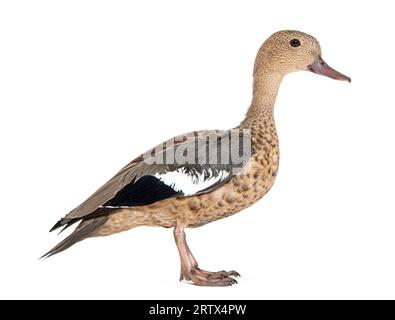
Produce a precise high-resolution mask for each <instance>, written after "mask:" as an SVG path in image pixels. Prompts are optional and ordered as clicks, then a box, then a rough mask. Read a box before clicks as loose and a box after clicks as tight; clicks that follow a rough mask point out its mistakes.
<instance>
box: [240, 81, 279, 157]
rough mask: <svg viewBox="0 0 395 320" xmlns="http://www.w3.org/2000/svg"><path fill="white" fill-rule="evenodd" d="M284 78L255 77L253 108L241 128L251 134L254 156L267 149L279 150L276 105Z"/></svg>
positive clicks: (251, 107) (249, 110)
mask: <svg viewBox="0 0 395 320" xmlns="http://www.w3.org/2000/svg"><path fill="white" fill-rule="evenodd" d="M282 79H283V76H281V75H278V74H271V73H263V74H260V75H256V74H255V75H254V87H253V97H252V102H251V106H250V108H249V109H248V111H247V114H246V117H245V119H244V120H243V121H242V122H241V124H240V128H242V129H249V130H250V132H251V146H252V152H253V154H260V152H261V151H265V152H267V150H268V149H267V148H268V147H270V148H278V137H277V132H276V126H275V123H274V104H275V102H276V97H277V93H278V89H279V87H280V84H281V81H282Z"/></svg>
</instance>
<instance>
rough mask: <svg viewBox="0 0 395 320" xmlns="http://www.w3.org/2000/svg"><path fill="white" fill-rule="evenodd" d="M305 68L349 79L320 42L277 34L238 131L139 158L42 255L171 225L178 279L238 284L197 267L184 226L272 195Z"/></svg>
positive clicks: (182, 141)
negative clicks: (284, 115)
mask: <svg viewBox="0 0 395 320" xmlns="http://www.w3.org/2000/svg"><path fill="white" fill-rule="evenodd" d="M304 70H309V71H311V72H314V73H317V74H320V75H324V76H327V77H330V78H333V79H337V80H346V81H349V82H350V81H351V79H350V78H349V77H347V76H345V75H343V74H341V73H339V72H337V71H335V70H334V69H332V68H330V67H329V66H328V65H327V64H326V63H325V61H324V60H323V59H322V55H321V48H320V44H319V43H318V41H317V40H316V39H315V38H314V37H312V36H310V35H308V34H306V33H302V32H299V31H289V30H288V31H280V32H277V33H275V34H273V35H272V36H271V37H270V38H269V39H267V40H266V41H265V42H264V43H263V45H262V46H261V48H260V49H259V51H258V54H257V57H256V60H255V66H254V83H253V97H252V102H251V106H250V108H249V109H248V112H247V115H246V117H245V119H244V120H243V121H242V122H241V124H240V125H239V126H238V127H236V128H234V129H231V130H224V131H220V130H212V131H209V130H208V131H198V132H191V133H188V134H186V135H183V136H179V137H175V138H174V139H170V140H168V141H166V142H165V143H163V144H161V145H158V146H157V147H155V148H154V149H151V150H150V151H148V152H147V153H145V154H143V155H141V156H140V157H138V158H136V159H135V160H133V161H132V162H130V163H129V164H128V165H126V166H125V167H124V168H123V169H121V170H120V171H119V172H118V173H117V174H116V175H115V176H114V177H113V178H112V179H110V180H109V181H108V182H107V183H106V184H104V185H103V186H102V187H101V188H100V189H98V190H97V191H96V192H95V193H94V194H93V195H91V196H90V197H89V198H88V199H87V200H86V201H85V202H83V203H82V204H81V205H79V206H78V207H77V208H75V209H74V210H72V211H71V212H70V213H69V214H67V215H66V216H65V217H64V218H62V219H61V220H60V221H59V222H57V223H56V224H55V225H54V227H53V228H52V229H51V231H52V230H55V229H57V228H59V227H63V229H65V228H67V227H69V226H71V225H72V224H74V223H76V222H79V224H78V226H77V228H76V229H75V230H74V231H73V232H72V233H71V235H70V236H68V237H67V238H66V239H64V240H63V241H62V242H60V243H59V244H58V245H57V246H55V247H54V248H53V249H51V250H50V251H49V252H48V253H46V254H45V255H44V256H45V257H49V256H51V255H54V254H56V253H59V252H61V251H63V250H65V249H67V248H69V247H70V246H72V245H73V244H75V243H76V242H78V241H81V240H84V239H86V238H90V237H98V236H107V235H110V234H113V233H116V232H121V231H125V230H128V229H131V228H134V227H137V226H161V227H165V228H171V227H172V228H174V238H175V242H176V245H177V248H178V251H179V254H180V259H181V276H180V280H183V279H185V280H189V281H191V282H192V283H193V284H196V285H201V286H228V285H232V284H235V283H236V280H235V279H234V277H236V276H239V274H238V273H237V272H236V271H228V272H226V271H219V272H210V271H206V270H203V269H201V268H199V266H198V263H197V261H196V259H195V258H194V256H193V255H192V252H191V250H190V249H189V247H188V245H187V243H186V237H185V231H184V229H185V228H187V227H191V228H193V227H199V226H202V225H204V224H206V223H209V222H212V221H215V220H218V219H222V218H225V217H227V216H230V215H232V214H235V213H237V212H239V211H241V210H243V209H245V208H247V207H249V206H251V205H252V204H253V203H255V202H256V201H258V200H259V199H260V198H262V197H263V196H264V195H265V194H266V193H267V192H268V191H269V190H270V188H271V187H272V185H273V183H274V180H275V178H276V174H277V170H278V164H279V145H278V138H277V133H276V127H275V121H274V116H273V109H274V104H275V100H276V96H277V92H278V89H279V86H280V83H281V81H282V79H283V78H284V76H285V75H286V74H288V73H290V72H294V71H304Z"/></svg>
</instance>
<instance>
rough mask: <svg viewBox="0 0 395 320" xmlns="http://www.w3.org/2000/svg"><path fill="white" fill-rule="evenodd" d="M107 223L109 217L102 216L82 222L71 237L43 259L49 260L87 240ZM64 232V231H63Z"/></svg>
mask: <svg viewBox="0 0 395 320" xmlns="http://www.w3.org/2000/svg"><path fill="white" fill-rule="evenodd" d="M106 221H107V216H101V217H98V218H93V219H87V220H82V222H81V223H80V224H79V225H78V227H77V228H76V229H75V230H74V231H73V233H72V234H71V235H69V236H68V237H67V238H65V239H64V240H63V241H61V242H60V243H58V244H57V245H56V246H55V247H53V248H52V249H51V250H49V251H48V252H47V253H46V254H44V255H43V256H42V257H41V258H48V257H50V256H53V255H54V254H57V253H59V252H62V251H64V250H66V249H68V248H70V247H71V246H72V245H73V244H75V243H77V242H79V241H81V240H83V239H85V238H87V237H88V236H89V235H90V234H91V233H92V232H93V231H94V230H96V229H97V228H98V227H100V226H102V225H103V224H104V223H105V222H106ZM62 231H63V230H62Z"/></svg>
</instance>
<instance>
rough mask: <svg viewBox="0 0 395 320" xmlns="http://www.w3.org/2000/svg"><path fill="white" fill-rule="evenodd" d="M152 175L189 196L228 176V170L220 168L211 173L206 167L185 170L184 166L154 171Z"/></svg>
mask: <svg viewBox="0 0 395 320" xmlns="http://www.w3.org/2000/svg"><path fill="white" fill-rule="evenodd" d="M154 177H156V178H158V179H159V180H161V181H162V182H163V183H164V184H166V185H168V186H169V187H171V188H173V189H174V190H175V191H177V192H182V193H183V194H184V195H186V196H191V195H194V194H196V193H198V192H199V191H202V190H204V189H207V188H209V187H211V186H212V185H214V184H215V183H217V182H220V181H223V180H225V179H226V178H228V177H229V172H228V171H225V170H220V171H217V172H216V175H213V171H212V170H210V169H208V170H206V172H205V173H204V172H202V173H197V172H186V171H185V168H179V169H177V170H176V171H169V172H166V173H162V174H159V173H156V174H155V175H154Z"/></svg>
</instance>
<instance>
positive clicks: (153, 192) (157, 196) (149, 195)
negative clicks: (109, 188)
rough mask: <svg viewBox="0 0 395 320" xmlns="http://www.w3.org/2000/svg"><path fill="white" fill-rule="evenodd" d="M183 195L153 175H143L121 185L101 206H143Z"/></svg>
mask: <svg viewBox="0 0 395 320" xmlns="http://www.w3.org/2000/svg"><path fill="white" fill-rule="evenodd" d="M175 196H183V193H182V192H178V191H175V190H174V189H173V188H171V187H169V186H168V185H166V184H164V183H163V182H162V181H160V180H159V179H157V178H155V177H154V176H143V177H141V178H140V179H139V180H137V181H136V182H131V183H129V184H127V185H126V186H125V187H123V188H122V189H121V190H120V191H119V192H118V193H117V194H116V195H115V196H114V197H113V198H112V199H110V200H109V201H107V202H106V203H105V204H104V205H103V206H102V207H123V206H125V207H133V206H145V205H148V204H151V203H154V202H157V201H160V200H164V199H167V198H171V197H175Z"/></svg>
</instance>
